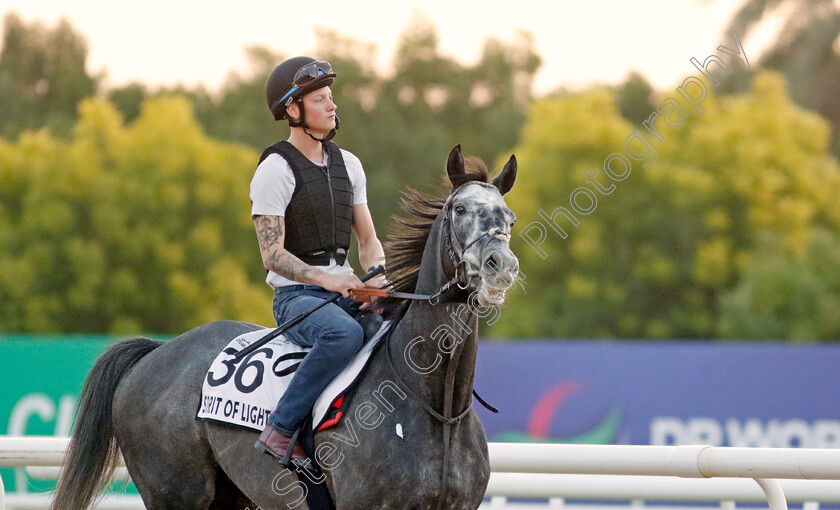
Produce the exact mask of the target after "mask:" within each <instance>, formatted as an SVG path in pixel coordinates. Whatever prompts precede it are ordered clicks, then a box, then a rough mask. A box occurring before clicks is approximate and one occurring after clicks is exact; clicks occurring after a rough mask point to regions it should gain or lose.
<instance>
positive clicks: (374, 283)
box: [359, 274, 391, 313]
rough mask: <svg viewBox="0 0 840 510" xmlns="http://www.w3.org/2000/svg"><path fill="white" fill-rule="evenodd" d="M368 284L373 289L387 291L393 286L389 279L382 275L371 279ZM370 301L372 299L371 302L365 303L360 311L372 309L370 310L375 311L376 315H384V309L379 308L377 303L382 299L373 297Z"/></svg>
mask: <svg viewBox="0 0 840 510" xmlns="http://www.w3.org/2000/svg"><path fill="white" fill-rule="evenodd" d="M367 284H368V285H369V286H371V287H376V288H378V289H387V288H388V287H390V286H391V282H389V281H388V280H387V279H385V275H384V274H381V275H379V276H376V277H374V278H371V279H370V280H368V281H367ZM370 299H371V300H370V302H368V303H363V304H362V306H361V307H359V309H360V310H368V309H370V310H373V312H374V313H382V307H381V306H377V304H376V302H377V301H379V300H380V299H382V298H380V297H379V296H371V298H370Z"/></svg>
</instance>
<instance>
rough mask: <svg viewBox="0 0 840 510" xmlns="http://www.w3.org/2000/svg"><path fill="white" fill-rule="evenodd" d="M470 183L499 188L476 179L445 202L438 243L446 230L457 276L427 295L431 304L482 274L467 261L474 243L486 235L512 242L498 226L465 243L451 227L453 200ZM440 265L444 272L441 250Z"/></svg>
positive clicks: (462, 287) (450, 256) (435, 303)
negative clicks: (468, 251)
mask: <svg viewBox="0 0 840 510" xmlns="http://www.w3.org/2000/svg"><path fill="white" fill-rule="evenodd" d="M470 185H477V186H482V187H484V188H489V189H494V190H495V189H497V188H496V187H495V186H494V185H492V184H488V183H485V182H476V181H473V182H468V183H466V184H464V185H462V186H461V187H460V188H458V189H457V190H455V192H454V193H452V194H451V195H449V198H447V199H446V202H445V203H444V204H443V221H442V223H441V227H440V229H439V230H438V244H440V238H441V237H442V236H443V235H444V232H445V233H446V235H445V238H444V243H445V247H446V252H447V253H448V255H449V259H450V261H451V263H452V267H454V268H455V276H453V277H452V279H450V280H449V281H448V282H446V283H444V284H443V285H442V286H441V288H440V289H438V291H437V292H436V293H434V294H432V295H430V296H427V298H428V300H429V304H431V305H433V306H434V305H437V304H439V303H440V297H441V295H442V294H443V293H444V292H447V291H449V290H450V289H452V288H453V286H454V287H457V288H458V289H461V290H467V289H468V288H470V286H471V285H472V280H473V278H475V277H476V276H478V275H479V274H480V273H479V270H478V269H476V268H471V267H470V263H469V261H467V260H466V259H465V258H464V255H465V254H466V253H467V250H468V249H470V247H472V245H474V244H475V243H477V242H478V241H481V240H482V239H484V238H485V237H494V238H496V239H499V240H501V241H503V242H505V241H506V242H510V232H500V231H499V230H500V229H499V228H498V227H493V228H491V229H490V230H488V231H487V232H485V233H483V234H481V235H479V236H478V237H476V238H475V239H473V240H472V241H470V242H469V243H467V244H464V242H463V241H461V240H460V239H459V238H458V234H457V232H454V231H453V230H452V228H451V225H452V215H453V214H454V210H453V207H452V201H453V200H454V199H455V197H456V196H458V194H459V193H460V192H461V191H463V190H464V189H465V188H466V187H467V186H470ZM453 239H454V241H456V242H457V244H456V243H453ZM438 266H439V267H440V268H441V271H442V272H443V269H444V268H443V261H442V260H440V253H439V252H438Z"/></svg>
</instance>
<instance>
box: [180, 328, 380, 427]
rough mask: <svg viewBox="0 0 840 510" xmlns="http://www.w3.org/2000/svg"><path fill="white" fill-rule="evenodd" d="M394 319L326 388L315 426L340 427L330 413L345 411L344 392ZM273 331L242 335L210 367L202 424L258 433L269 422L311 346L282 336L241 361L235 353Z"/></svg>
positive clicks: (204, 389) (200, 412) (201, 409)
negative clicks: (343, 404) (226, 425)
mask: <svg viewBox="0 0 840 510" xmlns="http://www.w3.org/2000/svg"><path fill="white" fill-rule="evenodd" d="M391 323H392V321H385V322H383V323H382V327H380V328H379V331H378V332H377V333H376V334H375V335H374V336H373V337H372V338H371V339H370V340H368V341H367V342H366V343H365V345H364V346H363V347H362V348H361V350H360V351H359V352H358V353H357V354H356V356H355V357H354V358H353V360H352V361H351V362H350V363H349V364H348V365H347V367H345V368H344V370H342V371H341V373H339V374H338V375H337V376H336V377H335V378H334V379H333V380H332V381H330V383H329V384H328V385H327V387H326V388H325V389H324V391H323V392H322V393H321V395H320V396H319V397H318V399H317V400H316V401H315V405H314V406H313V409H312V425H313V429H315V430H323V429H324V428H327V427H329V426H332V425H335V424H336V423H338V420H339V419H340V417H341V414H342V413H341V412H337V413H335V414H337V415H336V416H333V415H330V412H331V411H336V410H337V409H340V408H342V407H343V406H342V403H343V400H344V394H345V393H346V390H347V389H348V388H349V387H350V386H352V385H353V383H354V382H356V380H357V379H358V378H359V376H360V375H361V373H362V372H363V370H364V368H365V367H366V366H367V363H368V361H369V360H370V357H371V354H372V353H373V351H374V349H375V347H376V346H377V345H378V343H379V341H380V340H381V339H382V338H383V337H384V336H385V333H386V332H387V331H388V328H389V327H390V326H391ZM271 331H272V330H271V329H270V328H265V329H259V330H256V331H251V332H249V333H245V334H242V335H239V336H238V337H236V338H234V339H233V340H231V341H230V343H228V345H227V346H226V347H225V348H224V349H223V350H222V352H221V353H219V355H218V356H217V357H216V359H215V360H214V361H213V364H212V365H210V369H209V370H208V371H207V375H206V376H205V377H204V383H203V385H202V388H201V400H200V402H199V406H198V411H197V412H196V416H195V417H196V419H197V420H209V421H216V422H222V423H228V424H231V425H238V426H241V427H245V428H249V429H254V430H259V431H261V430H262V429H263V428H265V426H266V424H267V423H268V415H269V414H271V412H272V411H274V408H275V407H276V406H277V402H278V401H279V400H280V397H282V396H283V393H285V391H286V389H287V388H288V387H289V383H290V382H291V380H292V376H293V375H294V371H295V370H296V369H297V367H298V365H300V362H301V360H303V358H304V356H306V353H308V352H309V350H310V349H309V348H307V347H301V346H299V345H297V344H295V343H293V342H291V341H289V340H288V339H287V338H286V337H285V335H280V336H278V337H277V338H275V339H273V340H272V341H270V342H269V343H267V344H265V345H264V346H263V347H261V348H260V349H257V350H256V351H254V352H253V353H251V354H250V355H248V356H247V357H246V358H245V359H243V360H242V361H240V362H239V363H236V364H234V363H233V362H232V360H233V355H234V354H235V353H236V352H238V351H240V350H241V349H244V348H245V347H247V346H249V345H251V343H253V342H255V341H256V340H259V339H260V338H262V337H264V336H265V335H266V334H268V333H270V332H271Z"/></svg>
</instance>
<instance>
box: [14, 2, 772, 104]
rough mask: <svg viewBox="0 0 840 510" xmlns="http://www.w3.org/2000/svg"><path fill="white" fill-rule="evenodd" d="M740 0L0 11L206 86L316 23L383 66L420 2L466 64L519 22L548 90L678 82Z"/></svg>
mask: <svg viewBox="0 0 840 510" xmlns="http://www.w3.org/2000/svg"><path fill="white" fill-rule="evenodd" d="M742 1H743V0H713V1H712V0H634V1H626V0H615V1H607V0H575V1H566V0H563V1H549V0H540V1H537V0H516V1H508V2H498V1H489V0H488V1H472V0H470V1H463V2H458V1H455V0H448V1H444V0H424V1H422V2H419V1H414V0H411V1H405V2H384V1H374V0H369V1H354V2H348V1H344V2H338V1H332V0H323V1H320V2H306V1H298V2H287V1H282V2H281V1H277V0H275V1H268V0H241V1H238V2H214V1H203V2H197V1H193V0H188V1H179V0H169V1H164V0H143V1H142V2H119V1H113V0H109V1H104V0H70V1H67V0H61V1H59V0H3V2H2V3H0V6H2V7H0V12H2V13H4V14H5V13H7V12H9V11H14V12H17V13H18V14H19V15H20V16H22V17H23V19H24V20H25V21H26V22H32V21H35V20H41V21H43V22H45V23H46V24H48V25H50V26H52V25H54V24H55V22H56V21H57V20H58V19H59V18H61V17H66V18H68V19H69V20H70V22H71V23H72V25H73V26H74V27H75V29H76V30H77V31H79V32H81V33H82V34H83V35H84V36H85V37H86V38H87V40H88V44H89V59H88V66H89V69H88V70H89V71H90V72H94V73H98V72H101V71H104V72H105V75H106V84H108V85H122V84H125V83H127V82H130V81H141V82H144V83H147V84H150V85H160V84H166V85H174V84H177V83H183V84H185V85H188V86H192V85H196V84H198V83H204V84H205V85H206V86H208V87H209V88H210V89H214V88H217V87H218V86H219V85H220V84H221V83H222V82H223V80H224V78H225V76H226V75H227V73H228V72H229V71H231V70H240V71H241V70H244V69H245V57H244V52H243V48H244V47H246V46H248V45H263V46H267V47H269V48H271V49H272V50H275V51H278V52H283V53H285V54H287V55H289V56H294V55H298V54H306V55H311V56H315V57H317V55H314V54H313V50H314V47H315V36H314V30H313V29H314V27H325V28H330V29H334V30H336V31H338V32H339V33H340V34H342V35H346V36H350V37H352V38H354V39H358V40H361V41H365V42H372V43H375V44H376V45H377V46H378V54H377V65H378V67H379V69H381V70H382V71H383V74H385V75H387V74H388V73H389V69H390V67H391V62H392V57H393V52H394V48H395V46H396V43H397V41H398V39H399V34H400V33H401V32H402V31H404V30H405V29H406V27H407V26H408V25H409V23H410V21H411V20H412V18H413V17H414V16H416V15H417V14H418V13H419V14H421V15H423V16H425V17H426V18H427V19H429V20H431V21H432V22H433V24H434V25H435V26H436V27H437V31H438V37H439V41H440V48H441V50H442V52H443V53H445V54H447V55H450V56H452V57H455V58H456V59H457V60H459V61H461V62H463V63H472V62H474V61H475V60H476V59H477V58H478V56H479V53H480V51H481V46H482V44H483V42H484V41H485V40H486V39H487V38H488V37H491V36H492V37H497V38H499V39H501V40H503V41H507V42H511V41H513V40H514V39H515V37H516V30H517V29H524V30H527V31H529V32H531V33H532V34H533V36H534V40H535V43H536V48H537V51H538V53H539V54H540V56H541V57H542V58H543V65H542V68H541V69H540V71H539V73H538V75H537V78H536V83H535V92H537V93H538V94H542V93H546V92H549V91H551V90H553V89H556V88H557V87H560V86H566V87H571V88H580V87H583V86H586V85H589V84H592V83H617V82H620V81H622V80H623V79H624V78H625V77H626V75H627V73H628V72H629V71H630V70H631V69H636V70H639V71H641V72H642V73H643V74H644V75H645V76H646V77H647V78H648V80H650V81H651V82H652V83H653V84H654V86H655V87H657V88H660V89H665V88H670V87H673V86H675V84H676V82H677V80H678V79H679V78H680V76H683V75H686V74H691V73H693V72H695V69H694V68H693V67H692V66H691V64H690V63H689V59H690V58H691V57H697V58H698V59H699V60H701V61H702V60H703V59H704V58H705V57H706V56H707V55H709V54H711V53H712V52H714V51H715V49H716V48H717V46H718V45H720V44H723V45H725V46H730V47H732V43H731V42H732V40H731V38H729V37H728V36H724V34H723V29H724V26H725V24H726V22H727V21H728V20H729V18H730V17H731V15H732V13H733V12H734V11H735V10H736V9H737V7H738V6H739V5H740V4H741V3H742ZM767 25H768V26H767V27H766V29H765V30H762V31H761V32H759V33H757V34H756V35H755V36H752V37H750V38H747V39H743V40H742V43H743V46H744V50H745V52H746V53H747V56H748V58H750V60H751V61H754V60H753V59H754V56H757V55H758V52H759V50H760V49H761V48H763V47H764V46H765V45H766V41H767V40H768V38H769V37H772V33H771V31H772V29H773V23H772V20H771V22H770V23H768V24H767ZM337 71H338V73H339V74H340V73H341V71H340V70H337Z"/></svg>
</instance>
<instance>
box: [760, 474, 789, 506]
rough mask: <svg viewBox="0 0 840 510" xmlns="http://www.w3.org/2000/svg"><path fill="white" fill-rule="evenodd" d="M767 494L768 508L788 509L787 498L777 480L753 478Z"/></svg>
mask: <svg viewBox="0 0 840 510" xmlns="http://www.w3.org/2000/svg"><path fill="white" fill-rule="evenodd" d="M754 480H755V481H756V482H757V483H758V486H759V487H761V490H763V491H764V495H765V496H767V503H768V504H769V505H770V510H788V506H787V499H786V498H785V492H784V491H783V490H782V486H781V485H779V481H778V480H768V479H766V478H754Z"/></svg>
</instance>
